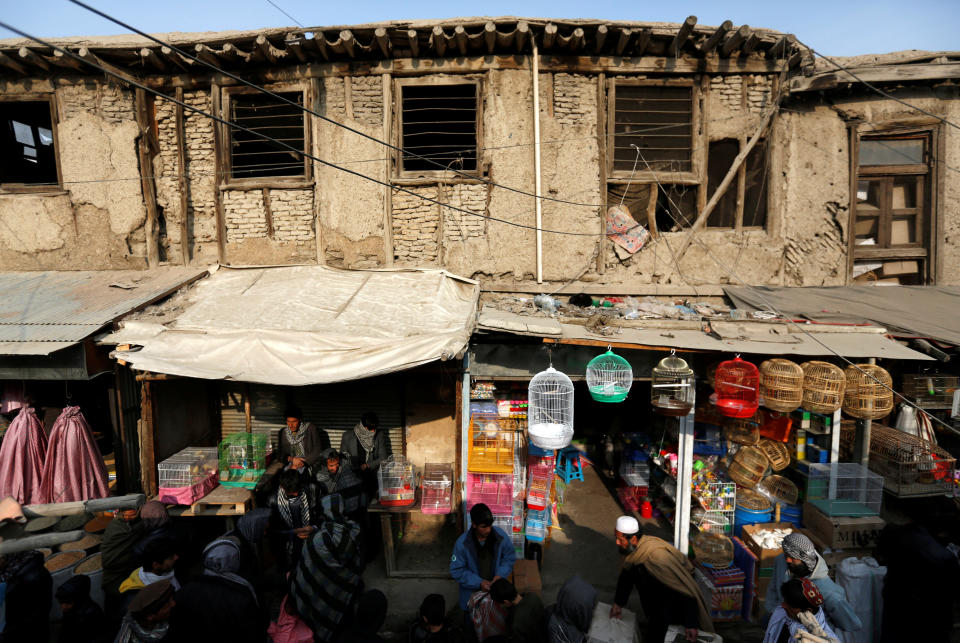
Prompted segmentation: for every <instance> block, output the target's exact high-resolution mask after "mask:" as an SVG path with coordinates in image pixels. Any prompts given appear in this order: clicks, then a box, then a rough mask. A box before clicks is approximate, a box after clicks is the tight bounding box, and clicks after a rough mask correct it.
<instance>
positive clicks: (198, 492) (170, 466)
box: [157, 447, 218, 505]
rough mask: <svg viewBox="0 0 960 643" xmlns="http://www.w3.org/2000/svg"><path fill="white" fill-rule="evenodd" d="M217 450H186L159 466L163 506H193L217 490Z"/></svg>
mask: <svg viewBox="0 0 960 643" xmlns="http://www.w3.org/2000/svg"><path fill="white" fill-rule="evenodd" d="M217 465H218V454H217V447H187V448H186V449H182V450H180V451H178V452H177V453H175V454H173V455H172V456H170V457H169V458H167V459H166V460H164V461H163V462H161V463H160V464H158V465H157V487H158V491H157V495H158V499H159V500H160V502H165V503H168V504H174V505H190V504H193V503H194V502H196V501H197V500H199V499H200V498H202V497H204V496H205V495H207V494H208V493H210V492H211V491H212V490H213V488H214V487H216V486H217Z"/></svg>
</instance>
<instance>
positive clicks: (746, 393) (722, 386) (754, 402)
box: [714, 355, 760, 418]
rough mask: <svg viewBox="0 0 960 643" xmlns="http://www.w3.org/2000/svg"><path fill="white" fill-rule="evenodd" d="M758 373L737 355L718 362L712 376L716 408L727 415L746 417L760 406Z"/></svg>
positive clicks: (754, 367) (755, 368)
mask: <svg viewBox="0 0 960 643" xmlns="http://www.w3.org/2000/svg"><path fill="white" fill-rule="evenodd" d="M759 380H760V373H759V372H758V371H757V367H756V366H754V365H753V364H751V363H750V362H745V361H743V360H742V359H740V356H739V355H738V356H737V357H736V358H734V359H730V360H727V361H725V362H720V366H718V367H717V374H716V376H715V378H714V381H715V390H716V393H717V410H719V411H720V413H721V414H723V415H725V416H727V417H733V418H747V417H750V416H751V415H753V414H754V413H756V411H757V408H758V407H759V406H760V390H759V389H760V382H759Z"/></svg>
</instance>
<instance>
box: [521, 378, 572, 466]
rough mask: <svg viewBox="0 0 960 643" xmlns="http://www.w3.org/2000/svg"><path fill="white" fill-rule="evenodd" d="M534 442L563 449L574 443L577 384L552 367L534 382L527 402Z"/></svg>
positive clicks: (530, 432) (530, 431)
mask: <svg viewBox="0 0 960 643" xmlns="http://www.w3.org/2000/svg"><path fill="white" fill-rule="evenodd" d="M527 418H528V423H529V425H528V429H527V431H528V433H529V434H530V441H531V442H533V443H534V444H535V445H536V446H538V447H540V448H541V449H562V448H563V447H565V446H567V445H569V444H570V440H571V439H573V382H571V381H570V378H569V377H567V376H566V375H564V374H563V373H561V372H560V371H558V370H556V369H555V368H553V367H552V366H551V367H550V368H548V369H547V370H545V371H541V372H540V373H537V374H536V375H534V376H533V379H531V380H530V388H529V389H528V400H527Z"/></svg>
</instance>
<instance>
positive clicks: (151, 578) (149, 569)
mask: <svg viewBox="0 0 960 643" xmlns="http://www.w3.org/2000/svg"><path fill="white" fill-rule="evenodd" d="M179 557H180V556H179V555H178V554H177V548H176V543H174V542H173V541H172V540H169V539H167V538H158V539H157V540H152V541H150V542H149V543H147V547H146V549H145V550H144V552H143V558H142V561H141V562H142V565H141V566H140V567H137V568H136V569H135V570H133V571H132V572H131V573H130V575H129V576H127V579H126V580H125V581H123V582H122V583H120V594H127V595H128V596H124V597H123V598H124V599H125V602H127V603H129V601H130V600H131V598H132V597H133V594H131V592H134V593H135V592H138V591H140V590H141V589H143V588H144V587H146V586H147V585H151V584H153V583H157V582H159V581H162V580H166V581H170V584H171V585H172V586H173V589H174V591H177V590H179V589H180V583H178V582H177V577H176V576H174V574H173V567H174V565H176V563H177V559H178V558H179Z"/></svg>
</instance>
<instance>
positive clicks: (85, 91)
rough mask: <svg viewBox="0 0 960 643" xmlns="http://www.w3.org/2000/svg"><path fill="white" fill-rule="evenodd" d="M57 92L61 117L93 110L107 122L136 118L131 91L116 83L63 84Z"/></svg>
mask: <svg viewBox="0 0 960 643" xmlns="http://www.w3.org/2000/svg"><path fill="white" fill-rule="evenodd" d="M57 94H58V95H59V97H60V107H61V109H62V113H61V117H62V118H69V117H70V114H71V113H75V112H90V111H95V112H96V114H97V115H98V116H99V117H100V118H102V119H103V120H105V121H107V122H108V123H120V122H123V121H133V120H136V112H135V110H134V99H133V92H132V91H130V90H128V89H123V88H121V87H118V86H116V85H111V84H105V83H97V84H96V86H90V85H64V86H63V87H61V88H60V89H59V90H58V92H57ZM91 98H92V99H93V104H92V105H91V104H90V100H91Z"/></svg>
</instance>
